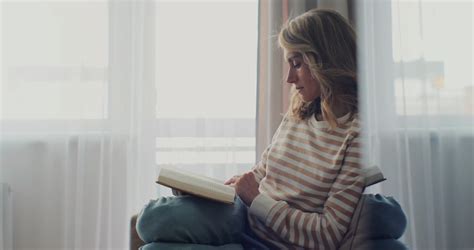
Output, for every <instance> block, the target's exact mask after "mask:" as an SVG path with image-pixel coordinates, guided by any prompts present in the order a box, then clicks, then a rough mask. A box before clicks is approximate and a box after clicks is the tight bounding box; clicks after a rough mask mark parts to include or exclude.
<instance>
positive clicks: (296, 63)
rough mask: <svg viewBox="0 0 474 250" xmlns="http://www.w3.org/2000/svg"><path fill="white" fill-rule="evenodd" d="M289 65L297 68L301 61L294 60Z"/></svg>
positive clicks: (299, 66)
mask: <svg viewBox="0 0 474 250" xmlns="http://www.w3.org/2000/svg"><path fill="white" fill-rule="evenodd" d="M291 67H293V68H295V69H299V68H301V63H300V62H295V61H294V62H292V63H291Z"/></svg>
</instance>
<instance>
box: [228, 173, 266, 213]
mask: <svg viewBox="0 0 474 250" xmlns="http://www.w3.org/2000/svg"><path fill="white" fill-rule="evenodd" d="M234 185H235V192H236V193H237V195H238V196H239V197H240V199H242V201H243V202H244V203H245V204H246V205H247V206H250V205H251V204H252V202H253V200H254V199H255V197H257V195H259V194H260V192H259V191H258V183H257V181H255V177H254V175H253V173H252V172H247V173H245V174H243V175H242V176H241V177H240V178H238V179H237V180H236V181H235V183H234Z"/></svg>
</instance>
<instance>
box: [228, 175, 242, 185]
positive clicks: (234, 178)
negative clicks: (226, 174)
mask: <svg viewBox="0 0 474 250" xmlns="http://www.w3.org/2000/svg"><path fill="white" fill-rule="evenodd" d="M239 178H240V175H234V176H232V178H230V179H228V180H227V181H225V182H224V185H232V184H234V183H235V182H236V181H237V180H238V179H239Z"/></svg>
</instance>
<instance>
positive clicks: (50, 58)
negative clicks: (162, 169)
mask: <svg viewBox="0 0 474 250" xmlns="http://www.w3.org/2000/svg"><path fill="white" fill-rule="evenodd" d="M1 4H2V14H3V20H4V22H3V24H2V42H3V43H2V103H3V104H5V103H6V104H7V105H3V106H2V121H1V122H2V128H1V129H2V130H1V138H0V139H1V152H0V155H1V159H0V160H1V162H0V166H1V172H0V173H1V174H2V176H1V181H2V182H6V183H8V184H9V185H10V186H11V190H12V194H13V197H14V200H13V201H14V202H13V219H12V221H13V224H14V235H15V237H14V242H13V247H14V249H112V248H116V249H119V248H120V249H121V248H124V246H128V241H129V222H130V218H131V216H132V214H135V213H137V212H138V211H139V209H140V208H141V206H142V204H145V203H146V202H147V201H148V200H149V199H151V198H154V197H156V194H157V192H156V184H155V183H154V178H155V176H156V167H155V166H156V165H155V145H154V143H155V141H154V138H155V135H156V134H155V132H154V131H153V130H154V129H155V128H154V124H155V123H154V120H155V112H154V109H155V103H156V96H155V93H156V91H155V89H154V88H155V79H154V71H155V64H154V58H155V55H154V53H153V50H152V48H154V46H153V44H154V42H155V41H154V38H155V33H154V10H155V6H154V2H153V1H136V2H135V1H110V2H107V1H104V2H74V3H68V2H18V3H16V2H6V3H4V2H2V3H1ZM86 16H87V17H88V18H86V19H84V17H86ZM35 18H38V19H37V20H39V21H37V22H36V23H35V20H36V19H35ZM79 20H80V21H79ZM86 28H87V30H88V32H82V31H81V30H83V29H86ZM41 32H45V33H46V34H48V35H47V36H41ZM25 40H26V41H25ZM7 51H8V52H7ZM38 86H39V87H38ZM35 89H36V90H35ZM35 92H36V93H35ZM30 93H34V94H33V95H31V94H30ZM21 100H25V101H21ZM22 107H25V108H24V109H22ZM29 110H30V111H29ZM35 118H36V119H35ZM38 118H39V119H38Z"/></svg>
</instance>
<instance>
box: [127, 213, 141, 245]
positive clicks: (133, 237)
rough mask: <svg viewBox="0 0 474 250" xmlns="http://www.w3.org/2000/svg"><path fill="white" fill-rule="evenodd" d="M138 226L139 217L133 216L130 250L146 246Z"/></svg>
mask: <svg viewBox="0 0 474 250" xmlns="http://www.w3.org/2000/svg"><path fill="white" fill-rule="evenodd" d="M136 224H137V215H134V216H132V219H131V220H130V250H137V249H139V248H140V247H141V246H143V245H145V242H143V241H142V239H140V237H139V236H138V233H137V229H136V227H135V225H136Z"/></svg>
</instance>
